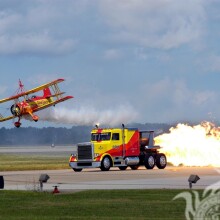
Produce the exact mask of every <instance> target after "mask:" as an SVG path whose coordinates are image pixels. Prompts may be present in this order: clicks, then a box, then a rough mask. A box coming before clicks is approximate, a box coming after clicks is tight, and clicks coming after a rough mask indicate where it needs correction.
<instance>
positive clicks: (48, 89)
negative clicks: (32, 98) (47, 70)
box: [43, 87, 52, 98]
mask: <svg viewBox="0 0 220 220" xmlns="http://www.w3.org/2000/svg"><path fill="white" fill-rule="evenodd" d="M43 92H44V98H50V97H51V96H52V94H51V91H50V88H49V87H48V88H45V89H44V90H43Z"/></svg>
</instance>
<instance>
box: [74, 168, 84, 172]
mask: <svg viewBox="0 0 220 220" xmlns="http://www.w3.org/2000/svg"><path fill="white" fill-rule="evenodd" d="M73 170H74V171H75V172H81V171H82V169H80V168H73Z"/></svg>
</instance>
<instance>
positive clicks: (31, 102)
mask: <svg viewBox="0 0 220 220" xmlns="http://www.w3.org/2000/svg"><path fill="white" fill-rule="evenodd" d="M63 81H64V79H57V80H54V81H52V82H49V83H46V84H44V85H41V86H39V87H36V88H34V89H31V90H28V91H24V85H23V84H22V83H21V81H20V80H19V89H18V91H17V94H16V95H14V96H11V97H9V98H6V99H2V100H0V103H3V102H8V101H12V100H13V101H14V104H12V105H11V107H10V111H11V114H12V115H11V116H7V117H4V116H2V114H0V122H3V121H7V120H10V119H14V118H18V121H16V122H15V123H14V125H15V127H17V128H19V127H20V126H21V122H20V120H21V118H22V117H23V116H27V115H30V116H31V117H32V119H33V121H35V122H37V121H38V120H39V117H38V116H37V115H36V114H34V113H35V112H37V111H39V110H42V109H45V108H48V107H50V106H55V105H56V104H57V103H60V102H63V101H66V100H68V99H71V98H73V96H63V94H64V92H61V91H60V89H59V87H58V83H60V82H63ZM39 91H43V95H42V96H37V95H35V94H34V93H36V92H39ZM31 94H32V96H31V97H29V95H31ZM19 98H23V100H22V101H19Z"/></svg>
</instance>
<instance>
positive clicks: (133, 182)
mask: <svg viewBox="0 0 220 220" xmlns="http://www.w3.org/2000/svg"><path fill="white" fill-rule="evenodd" d="M75 150H76V148H75V147H74V146H55V147H53V148H52V147H50V146H40V147H39V146H36V147H0V154H1V153H2V154H36V155H39V156H41V155H47V156H48V155H50V156H51V157H53V156H54V155H68V156H69V155H70V154H71V153H72V152H74V151H75ZM45 173H46V174H48V175H49V176H50V179H49V180H48V182H47V183H44V184H43V190H46V191H52V190H53V186H55V185H58V186H59V189H60V191H63V192H64V191H74V190H87V189H188V188H189V182H188V178H189V176H190V175H191V174H196V175H198V176H199V177H200V180H199V181H198V182H197V183H196V184H193V188H195V189H205V188H206V187H208V186H210V185H212V184H215V183H217V184H216V186H215V187H219V188H220V168H219V169H217V168H213V167H173V166H168V167H166V168H165V169H163V170H160V169H157V168H154V169H153V170H147V169H145V167H140V168H139V169H138V170H131V169H130V168H128V169H127V170H125V171H121V170H119V169H118V168H111V169H110V171H106V172H103V171H101V170H100V169H98V168H97V169H84V170H83V171H82V172H80V173H77V172H74V171H73V170H72V169H71V168H69V169H66V170H39V171H7V172H0V176H3V177H4V182H5V187H4V189H6V190H38V189H39V176H40V175H41V174H45Z"/></svg>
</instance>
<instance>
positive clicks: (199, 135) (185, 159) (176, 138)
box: [155, 122, 220, 167]
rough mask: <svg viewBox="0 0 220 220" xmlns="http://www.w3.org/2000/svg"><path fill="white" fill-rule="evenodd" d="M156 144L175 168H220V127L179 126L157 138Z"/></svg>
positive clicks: (206, 124) (204, 123) (204, 125)
mask: <svg viewBox="0 0 220 220" xmlns="http://www.w3.org/2000/svg"><path fill="white" fill-rule="evenodd" d="M155 142H156V144H158V145H160V146H161V147H162V149H161V152H163V153H165V154H166V156H167V161H168V162H170V163H172V164H173V165H174V166H178V165H185V166H214V167H220V127H216V126H215V124H213V123H211V122H202V123H201V124H199V125H195V126H189V125H187V124H178V125H177V126H176V127H172V128H170V133H168V134H162V135H160V136H158V137H156V138H155Z"/></svg>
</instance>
